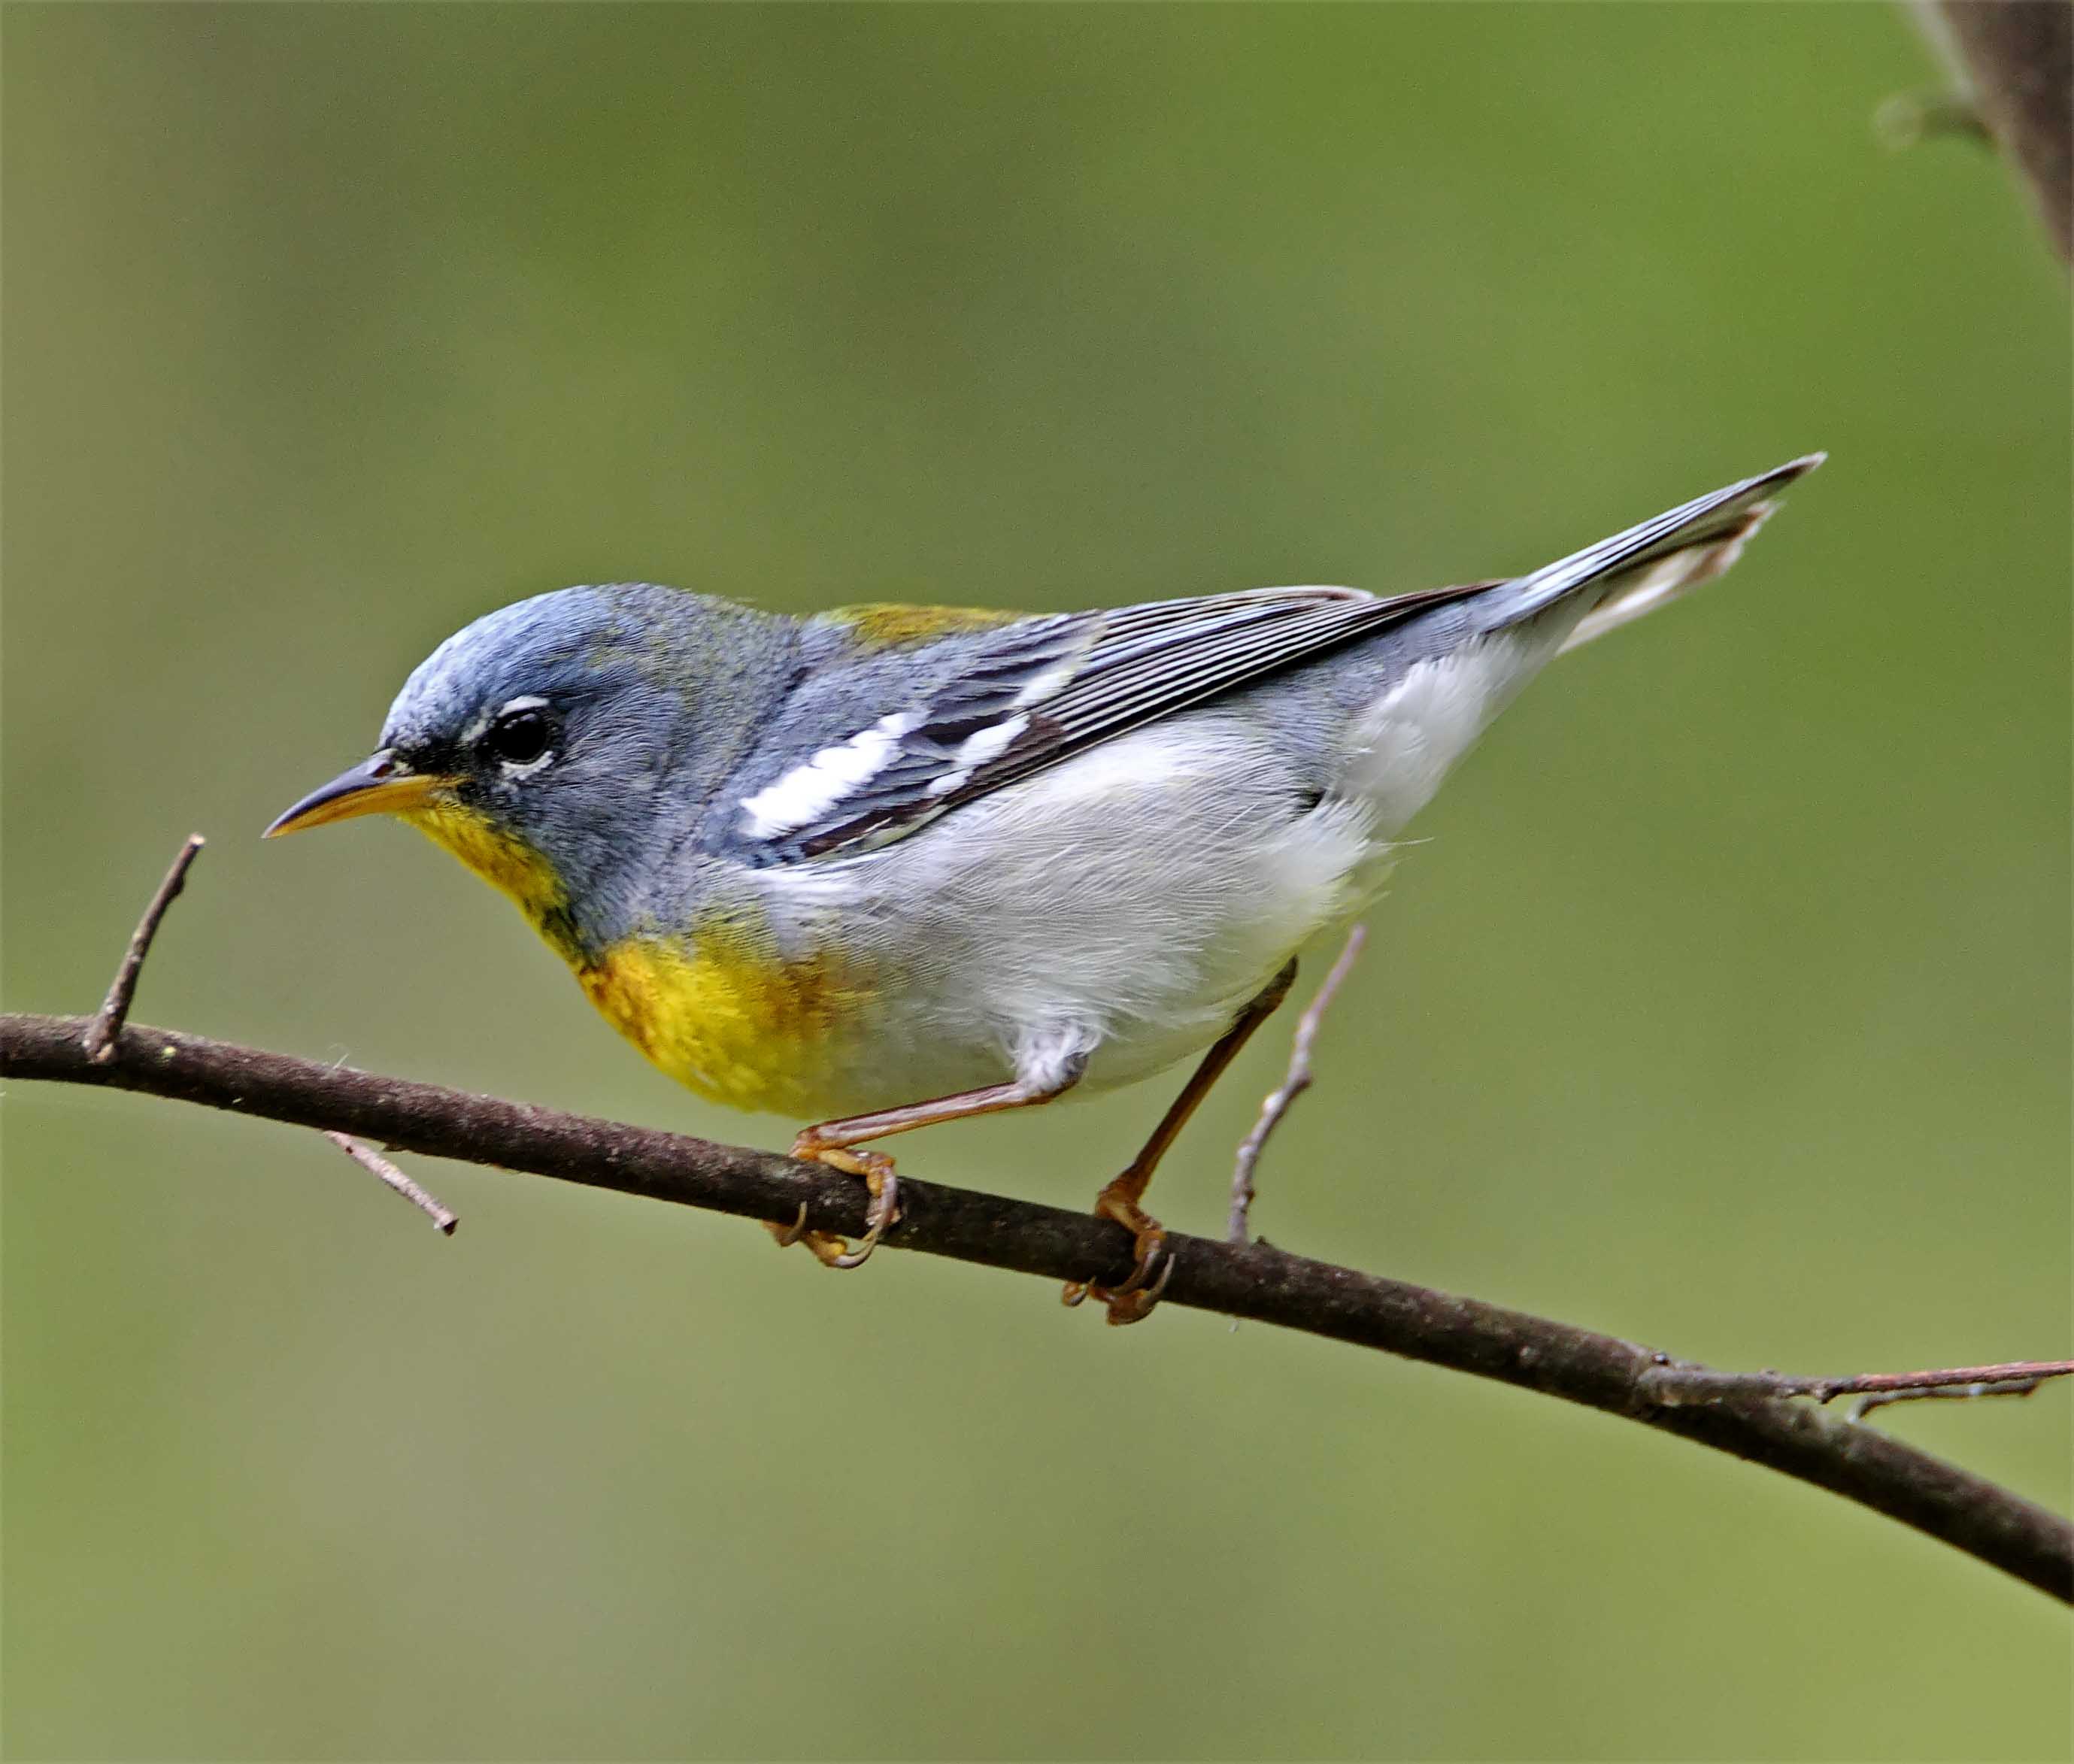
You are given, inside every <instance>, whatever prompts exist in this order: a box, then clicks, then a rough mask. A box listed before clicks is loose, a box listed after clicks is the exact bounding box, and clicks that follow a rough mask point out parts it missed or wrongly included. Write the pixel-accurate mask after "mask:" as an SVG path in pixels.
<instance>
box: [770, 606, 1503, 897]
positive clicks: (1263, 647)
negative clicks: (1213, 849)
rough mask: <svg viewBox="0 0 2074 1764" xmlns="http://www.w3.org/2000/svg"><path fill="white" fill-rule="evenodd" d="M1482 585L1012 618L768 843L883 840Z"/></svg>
mask: <svg viewBox="0 0 2074 1764" xmlns="http://www.w3.org/2000/svg"><path fill="white" fill-rule="evenodd" d="M1484 586H1487V585H1486V584H1477V585H1473V586H1470V587H1459V588H1442V589H1429V590H1427V591H1424V592H1423V593H1415V594H1404V595H1399V596H1398V597H1395V598H1394V599H1390V600H1381V599H1378V598H1377V597H1375V596H1374V595H1371V594H1364V593H1361V592H1359V591H1358V590H1357V589H1345V588H1284V589H1257V590H1254V591H1250V592H1248V593H1237V594H1216V595H1206V596H1203V597H1197V598H1195V599H1190V600H1177V601H1153V602H1151V603H1148V604H1146V605H1141V606H1129V607H1123V608H1120V609H1117V610H1116V611H1113V612H1101V613H1074V614H1068V615H1065V616H1063V617H1061V618H1051V619H1037V620H1028V621H1025V622H1021V623H1018V624H1016V625H1013V626H1007V627H1006V628H1004V629H1003V630H1002V632H1001V633H1000V634H999V635H998V637H997V638H994V639H993V640H992V641H991V642H989V643H988V644H987V645H985V647H983V648H982V649H981V651H980V653H979V655H977V657H976V658H975V659H973V660H972V661H971V662H969V663H968V664H967V665H966V666H965V667H964V668H963V669H962V670H961V672H960V674H959V675H958V677H957V679H956V680H955V681H953V682H952V684H949V685H948V686H947V687H945V688H943V689H942V690H941V691H940V692H938V693H937V694H936V696H934V697H933V698H932V699H931V700H930V701H929V702H928V704H927V705H926V706H925V707H924V708H923V709H922V710H921V711H920V712H919V713H917V715H916V716H915V718H914V719H913V720H912V726H911V727H910V728H907V729H905V730H903V732H902V733H901V734H900V735H899V741H898V746H897V748H896V749H895V750H894V752H893V753H892V754H890V756H889V757H888V758H886V760H885V761H884V762H883V763H882V764H881V765H879V766H878V768H877V769H876V770H874V772H873V773H872V775H871V776H870V777H869V778H868V779H864V780H862V781H861V783H859V784H858V785H857V787H855V788H853V789H852V790H850V791H847V792H846V793H845V794H844V795H842V796H841V797H840V799H837V800H836V801H834V802H832V803H831V804H829V805H828V808H827V809H826V810H825V811H824V812H822V813H821V814H820V815H818V816H816V817H815V818H814V819H812V820H810V821H808V822H807V823H806V824H801V825H798V826H793V827H787V828H784V829H783V831H782V832H779V833H776V834H775V835H774V836H772V837H769V838H768V839H767V840H766V841H765V849H766V852H767V853H768V854H769V855H770V857H772V858H774V859H775V860H776V861H781V862H782V861H786V860H787V859H792V858H800V857H832V856H837V855H847V854H849V853H853V852H855V851H858V850H864V849H871V848H873V847H875V846H878V845H885V844H886V843H888V842H890V841H892V840H894V839H898V838H900V837H903V836H904V835H906V834H907V833H910V832H913V831H915V828H919V827H920V826H922V825H923V824H926V823H927V822H928V821H931V820H935V819H936V816H939V815H942V814H944V813H947V812H948V811H950V810H951V809H953V808H956V807H958V806H959V805H960V804H963V803H969V802H970V801H972V800H973V799H974V798H975V797H977V796H983V795H985V794H986V793H987V792H988V791H994V790H998V789H999V788H1000V787H1002V785H1004V784H1009V783H1014V782H1015V781H1017V780H1018V779H1023V778H1027V777H1029V776H1031V775H1032V774H1033V773H1036V772H1039V771H1042V770H1045V769H1046V768H1047V767H1048V766H1056V765H1057V764H1058V763H1059V762H1060V761H1062V760H1065V759H1068V758H1072V756H1073V755H1074V754H1079V753H1082V752H1085V750H1087V749H1089V748H1090V747H1093V746H1095V745H1097V743H1099V742H1105V741H1109V740H1111V739H1113V737H1116V736H1118V735H1122V734H1125V733H1128V732H1129V731H1130V730H1132V729H1139V728H1142V727H1143V726H1144V725H1146V724H1147V723H1150V722H1153V721H1157V720H1158V719H1159V718H1160V717H1167V716H1171V715H1172V714H1173V713H1175V712H1176V711H1180V710H1185V709H1187V708H1189V707H1190V706H1192V705H1196V704H1202V703H1204V701H1205V700H1209V699H1212V698H1214V697H1216V696H1218V695H1219V694H1221V693H1223V692H1230V691H1232V690H1233V689H1234V688H1237V687H1239V686H1242V685H1245V684H1247V683H1249V682H1250V681H1253V680H1258V679H1260V678H1261V677H1262V675H1266V674H1269V673H1271V672H1273V671H1275V670H1276V669H1278V668H1281V667H1287V666H1289V665H1290V664H1291V663H1295V662H1298V661H1301V660H1304V659H1308V658H1309V657H1312V656H1314V655H1319V654H1321V653H1323V652H1324V651H1327V650H1329V649H1333V648H1336V647H1338V646H1339V645H1341V644H1342V643H1346V642H1351V641H1353V639H1354V638H1358V637H1363V636H1366V635H1368V634H1370V633H1371V632H1374V631H1376V630H1381V629H1382V628H1383V627H1384V626H1388V625H1392V624H1394V623H1396V622H1399V620H1402V619H1404V618H1409V617H1410V616H1411V614H1413V613H1416V612H1419V611H1422V610H1423V609H1425V608H1427V607H1429V606H1434V605H1439V604H1440V603H1441V602H1443V601H1449V600H1453V599H1457V598H1459V597H1462V596H1464V595H1465V594H1469V593H1475V592H1477V590H1478V589H1481V588H1482V587H1484Z"/></svg>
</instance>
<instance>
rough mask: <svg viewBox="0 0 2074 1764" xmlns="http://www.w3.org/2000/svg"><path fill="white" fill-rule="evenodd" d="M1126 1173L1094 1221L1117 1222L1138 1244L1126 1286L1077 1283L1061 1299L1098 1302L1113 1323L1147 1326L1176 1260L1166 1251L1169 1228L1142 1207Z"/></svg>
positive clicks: (1101, 1198) (1098, 1199)
mask: <svg viewBox="0 0 2074 1764" xmlns="http://www.w3.org/2000/svg"><path fill="white" fill-rule="evenodd" d="M1130 1174H1131V1173H1130V1171H1126V1172H1125V1173H1124V1174H1123V1175H1121V1176H1118V1178H1117V1179H1116V1180H1115V1181H1114V1182H1112V1183H1111V1184H1109V1186H1108V1187H1107V1188H1104V1189H1103V1190H1102V1192H1101V1193H1100V1194H1099V1195H1097V1196H1095V1217H1097V1218H1098V1219H1113V1220H1114V1221H1116V1222H1117V1223H1118V1225H1122V1227H1123V1229H1125V1230H1126V1231H1128V1232H1129V1233H1130V1234H1131V1236H1132V1237H1133V1238H1134V1240H1135V1241H1134V1246H1133V1248H1134V1256H1135V1259H1134V1262H1133V1263H1132V1266H1131V1270H1130V1274H1128V1275H1127V1276H1126V1278H1125V1279H1124V1280H1123V1281H1122V1283H1121V1284H1119V1285H1117V1286H1113V1287H1105V1286H1103V1285H1102V1284H1101V1283H1099V1282H1098V1281H1093V1280H1074V1281H1070V1282H1068V1283H1067V1286H1066V1289H1065V1291H1063V1292H1061V1293H1060V1295H1059V1301H1060V1303H1062V1304H1068V1305H1075V1304H1078V1303H1080V1301H1081V1300H1082V1299H1094V1300H1095V1301H1096V1302H1097V1303H1101V1304H1104V1305H1106V1306H1107V1307H1108V1308H1109V1321H1110V1322H1111V1323H1112V1324H1126V1323H1142V1322H1143V1321H1144V1320H1146V1318H1147V1317H1149V1316H1151V1315H1152V1309H1153V1307H1154V1306H1155V1305H1156V1304H1158V1303H1159V1295H1160V1294H1161V1293H1163V1292H1164V1291H1166V1290H1167V1282H1168V1281H1169V1280H1170V1279H1172V1278H1173V1274H1174V1256H1173V1253H1172V1251H1171V1250H1168V1249H1167V1229H1166V1227H1165V1226H1163V1225H1161V1224H1160V1223H1159V1221H1158V1220H1157V1219H1155V1218H1154V1217H1152V1215H1151V1213H1149V1212H1146V1210H1145V1209H1144V1208H1142V1207H1141V1206H1140V1205H1138V1199H1137V1196H1136V1194H1135V1192H1134V1188H1135V1187H1137V1186H1142V1184H1137V1185H1134V1184H1130V1181H1129V1178H1130Z"/></svg>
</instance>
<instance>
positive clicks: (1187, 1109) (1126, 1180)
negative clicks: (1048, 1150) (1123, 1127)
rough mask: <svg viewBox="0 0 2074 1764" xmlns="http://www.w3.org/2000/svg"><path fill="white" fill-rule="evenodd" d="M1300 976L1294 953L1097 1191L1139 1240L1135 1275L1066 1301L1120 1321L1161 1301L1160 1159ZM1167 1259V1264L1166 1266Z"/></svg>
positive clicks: (1086, 1287) (1069, 1292) (1071, 1287)
mask: <svg viewBox="0 0 2074 1764" xmlns="http://www.w3.org/2000/svg"><path fill="white" fill-rule="evenodd" d="M1295 978H1296V963H1295V958H1294V957H1291V960H1290V962H1289V964H1288V965H1287V967H1285V968H1284V969H1283V970H1282V972H1281V973H1279V974H1277V975H1276V976H1275V977H1274V978H1273V979H1272V980H1270V981H1268V983H1267V984H1266V985H1265V986H1263V987H1262V989H1260V991H1259V992H1258V994H1256V995H1255V996H1254V998H1253V999H1252V1001H1251V1002H1250V1003H1248V1004H1247V1006H1246V1008H1245V1009H1244V1010H1242V1011H1241V1012H1240V1013H1239V1014H1238V1016H1237V1018H1236V1019H1235V1020H1234V1021H1233V1024H1232V1026H1231V1027H1230V1028H1229V1029H1227V1030H1226V1031H1225V1032H1224V1033H1223V1034H1222V1035H1220V1036H1219V1037H1218V1038H1217V1041H1216V1043H1215V1044H1214V1045H1213V1047H1211V1049H1210V1051H1208V1053H1206V1054H1204V1056H1203V1062H1202V1064H1200V1065H1199V1066H1197V1067H1196V1069H1195V1072H1193V1073H1192V1075H1191V1076H1190V1077H1189V1079H1188V1083H1187V1084H1184V1085H1183V1086H1182V1087H1181V1094H1180V1096H1178V1097H1175V1099H1174V1100H1173V1101H1172V1102H1171V1103H1170V1104H1169V1105H1167V1113H1165V1114H1163V1115H1162V1116H1161V1117H1159V1126H1156V1127H1155V1128H1154V1129H1153V1130H1152V1136H1151V1138H1149V1139H1147V1140H1146V1142H1145V1143H1144V1145H1143V1146H1142V1147H1141V1148H1140V1150H1139V1151H1138V1155H1137V1156H1136V1157H1134V1158H1133V1159H1131V1160H1130V1163H1129V1164H1128V1165H1126V1167H1125V1168H1124V1171H1123V1173H1122V1175H1118V1176H1117V1177H1115V1178H1113V1179H1112V1180H1110V1181H1109V1183H1107V1184H1105V1185H1104V1186H1103V1188H1102V1192H1101V1193H1100V1194H1098V1195H1097V1196H1095V1213H1096V1216H1097V1217H1099V1218H1103V1219H1113V1220H1114V1221H1116V1222H1117V1223H1118V1225H1122V1227H1123V1228H1124V1229H1125V1230H1126V1231H1128V1232H1130V1233H1131V1235H1132V1236H1133V1237H1134V1238H1135V1239H1136V1240H1137V1243H1136V1249H1137V1261H1136V1263H1135V1265H1134V1266H1133V1267H1132V1269H1131V1270H1130V1275H1129V1277H1128V1278H1127V1279H1125V1281H1124V1282H1123V1283H1122V1285H1121V1286H1116V1287H1105V1286H1100V1285H1097V1283H1094V1282H1093V1281H1085V1282H1083V1281H1078V1280H1076V1281H1072V1282H1071V1283H1068V1286H1067V1287H1066V1290H1065V1291H1064V1292H1062V1293H1061V1294H1060V1299H1061V1300H1062V1301H1063V1302H1064V1303H1067V1304H1078V1303H1080V1301H1081V1299H1087V1298H1093V1299H1100V1300H1101V1303H1104V1304H1105V1305H1107V1306H1108V1307H1109V1321H1110V1322H1111V1323H1115V1324H1123V1323H1138V1322H1142V1320H1144V1319H1145V1318H1146V1317H1147V1316H1150V1315H1151V1311H1152V1308H1153V1307H1154V1306H1155V1304H1157V1303H1159V1295H1160V1294H1161V1293H1162V1292H1163V1291H1166V1289H1167V1277H1168V1276H1169V1275H1170V1274H1172V1273H1173V1271H1174V1264H1173V1262H1172V1261H1171V1258H1167V1257H1166V1250H1165V1245H1166V1241H1167V1233H1166V1230H1165V1229H1164V1228H1163V1226H1162V1225H1160V1223H1159V1221H1158V1220H1157V1219H1155V1218H1154V1217H1152V1215H1151V1213H1149V1212H1146V1210H1145V1208H1144V1206H1143V1205H1142V1202H1143V1200H1144V1199H1145V1189H1146V1184H1148V1183H1150V1182H1151V1180H1152V1172H1153V1171H1155V1170H1156V1169H1158V1168H1159V1160H1160V1159H1162V1158H1163V1157H1165V1156H1166V1155H1167V1147H1168V1146H1171V1145H1172V1144H1173V1143H1174V1142H1175V1139H1177V1138H1180V1133H1181V1130H1182V1129H1183V1128H1184V1127H1185V1126H1188V1117H1190V1116H1191V1115H1192V1114H1193V1113H1195V1112H1196V1109H1198V1108H1199V1107H1200V1106H1201V1104H1202V1101H1203V1098H1204V1097H1207V1096H1208V1094H1209V1093H1210V1087H1211V1086H1212V1085H1213V1084H1216V1082H1217V1080H1218V1079H1220V1078H1221V1077H1222V1076H1224V1073H1225V1068H1226V1067H1227V1066H1229V1064H1231V1063H1232V1061H1233V1060H1235V1059H1236V1058H1237V1056H1238V1051H1239V1049H1240V1048H1242V1047H1244V1046H1245V1045H1246V1043H1247V1041H1248V1040H1250V1039H1251V1037H1252V1035H1253V1032H1254V1030H1256V1029H1258V1027H1260V1026H1261V1025H1262V1023H1264V1022H1266V1021H1267V1019H1268V1018H1270V1017H1271V1016H1272V1015H1274V1014H1275V1006H1278V1005H1279V1004H1280V1003H1281V1002H1282V1001H1283V999H1284V998H1287V997H1288V995H1289V988H1290V986H1291V984H1292V983H1293V982H1294V981H1295ZM1163 1259H1165V1260H1166V1266H1164V1267H1163V1268H1160V1267H1159V1264H1160V1262H1161V1261H1162V1260H1163ZM1155 1268H1159V1278H1158V1279H1154V1278H1153V1270H1155Z"/></svg>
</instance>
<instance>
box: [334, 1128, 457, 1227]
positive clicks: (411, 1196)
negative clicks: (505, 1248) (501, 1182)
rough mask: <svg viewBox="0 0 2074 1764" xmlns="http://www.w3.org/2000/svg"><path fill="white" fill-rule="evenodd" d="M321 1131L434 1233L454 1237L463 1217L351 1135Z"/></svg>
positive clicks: (371, 1147) (372, 1148)
mask: <svg viewBox="0 0 2074 1764" xmlns="http://www.w3.org/2000/svg"><path fill="white" fill-rule="evenodd" d="M318 1131H319V1132H320V1133H321V1134H323V1135H324V1138H327V1139H328V1140H329V1141H331V1142H332V1143H333V1145H335V1146H337V1147H338V1149H339V1150H340V1151H342V1152H344V1153H345V1155H346V1156H347V1157H349V1158H350V1159H352V1160H353V1162H354V1163H357V1164H358V1165H359V1166H360V1167H361V1168H362V1169H363V1170H365V1171H368V1172H369V1173H370V1175H375V1176H378V1177H380V1178H381V1179H382V1181H384V1182H386V1183H387V1184H389V1186H390V1188H394V1189H395V1191H396V1192H397V1193H399V1195H401V1196H403V1198H404V1199H405V1200H407V1201H409V1202H410V1203H411V1205H412V1206H414V1207H415V1208H417V1209H418V1211H419V1212H422V1213H423V1214H425V1215H426V1216H427V1217H429V1218H430V1219H431V1220H432V1229H434V1230H436V1231H438V1232H440V1233H443V1234H444V1235H445V1236H447V1237H452V1235H453V1229H454V1227H455V1226H456V1225H459V1224H460V1223H461V1215H460V1214H459V1213H457V1212H451V1211H449V1210H448V1208H446V1207H445V1206H444V1205H443V1204H441V1203H440V1201H439V1200H436V1199H435V1198H434V1197H433V1196H431V1195H428V1194H427V1193H426V1192H425V1191H424V1190H423V1188H419V1186H418V1185H417V1184H416V1183H415V1182H413V1181H411V1179H410V1178H409V1177H408V1176H407V1175H404V1174H403V1171H400V1170H399V1169H398V1168H397V1167H396V1166H395V1165H394V1164H393V1163H390V1161H389V1160H388V1159H386V1158H385V1157H383V1156H382V1154H381V1153H380V1152H378V1151H376V1150H375V1149H374V1147H373V1146H363V1145H362V1143H361V1142H359V1141H358V1140H357V1139H356V1138H353V1136H352V1135H351V1134H343V1133H333V1131H332V1130H331V1129H330V1128H328V1127H321V1128H320V1129H318Z"/></svg>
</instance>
